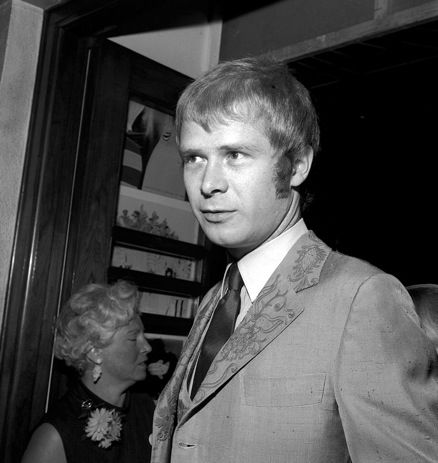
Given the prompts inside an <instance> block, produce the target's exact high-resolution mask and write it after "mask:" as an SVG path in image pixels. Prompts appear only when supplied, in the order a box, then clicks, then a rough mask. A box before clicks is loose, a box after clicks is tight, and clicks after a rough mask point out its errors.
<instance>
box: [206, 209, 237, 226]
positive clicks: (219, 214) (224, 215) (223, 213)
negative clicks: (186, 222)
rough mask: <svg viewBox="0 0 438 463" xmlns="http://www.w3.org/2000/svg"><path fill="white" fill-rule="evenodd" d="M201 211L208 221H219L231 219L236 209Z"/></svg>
mask: <svg viewBox="0 0 438 463" xmlns="http://www.w3.org/2000/svg"><path fill="white" fill-rule="evenodd" d="M201 213H202V216H203V217H204V219H205V220H206V221H207V222H213V223H218V222H223V221H224V220H227V219H229V218H230V217H231V216H232V215H233V213H234V211H228V210H223V209H204V210H201Z"/></svg>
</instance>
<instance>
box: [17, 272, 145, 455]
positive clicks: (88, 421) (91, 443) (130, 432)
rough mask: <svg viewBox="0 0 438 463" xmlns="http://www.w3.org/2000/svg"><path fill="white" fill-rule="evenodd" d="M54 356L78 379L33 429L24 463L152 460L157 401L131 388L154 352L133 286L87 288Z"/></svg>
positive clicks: (66, 312) (64, 320) (65, 321)
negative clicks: (150, 435) (74, 373)
mask: <svg viewBox="0 0 438 463" xmlns="http://www.w3.org/2000/svg"><path fill="white" fill-rule="evenodd" d="M54 350H55V356H56V357H57V358H59V359H62V360H64V361H65V363H66V364H67V365H69V366H71V367H73V369H74V370H75V371H76V373H77V375H76V376H77V380H76V381H75V382H74V385H73V387H71V388H70V389H69V390H68V391H67V393H66V394H65V395H64V396H63V397H62V398H61V399H60V400H59V401H58V402H57V403H56V404H54V406H53V407H51V408H50V409H49V411H48V413H47V414H46V415H45V416H44V418H43V420H42V423H41V424H40V425H39V426H38V428H37V429H36V430H35V431H34V433H33V436H32V438H31V440H30V442H29V445H28V447H27V449H26V452H25V454H24V456H23V459H22V463H46V462H47V463H48V462H50V463H66V462H67V463H75V462H80V463H87V462H117V463H125V462H129V463H134V462H142V463H144V462H147V461H149V458H150V444H149V440H148V436H149V434H150V431H151V420H152V414H153V408H154V404H153V401H152V399H151V398H150V397H149V396H147V395H146V394H143V393H138V392H133V391H130V390H129V389H130V387H131V386H132V385H133V384H135V383H136V382H137V381H141V380H143V379H144V378H145V377H146V360H147V354H148V352H150V350H151V348H150V345H149V343H148V342H147V340H146V338H145V336H144V330H143V325H142V322H141V319H140V316H139V311H138V291H137V289H136V287H135V286H133V285H131V284H129V283H127V282H124V281H118V282H117V283H115V284H113V285H106V284H89V285H87V286H85V287H84V288H82V289H81V290H79V291H78V292H77V293H76V294H74V295H73V296H72V297H71V298H70V300H69V301H68V302H67V303H66V304H65V306H64V307H63V309H62V310H61V313H60V314H59V316H58V319H57V323H56V336H55V345H54Z"/></svg>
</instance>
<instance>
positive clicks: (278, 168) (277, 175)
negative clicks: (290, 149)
mask: <svg viewBox="0 0 438 463" xmlns="http://www.w3.org/2000/svg"><path fill="white" fill-rule="evenodd" d="M291 174H292V162H291V160H290V159H289V157H288V156H287V155H286V154H283V155H281V156H280V158H279V159H278V161H277V163H276V164H275V166H274V184H275V192H276V195H277V198H278V199H282V198H287V197H288V196H289V193H290V184H289V181H290V176H291Z"/></svg>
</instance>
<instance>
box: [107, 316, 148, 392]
mask: <svg viewBox="0 0 438 463" xmlns="http://www.w3.org/2000/svg"><path fill="white" fill-rule="evenodd" d="M150 351H151V346H150V345H149V343H148V342H147V340H146V338H145V335H144V332H143V325H142V323H141V320H140V318H139V317H136V318H134V319H133V320H132V321H131V322H130V323H129V324H128V325H126V326H123V327H121V328H119V329H118V330H117V331H116V333H115V334H114V336H113V339H112V342H111V344H110V345H108V346H106V347H104V348H102V349H101V358H102V378H105V380H106V381H108V382H109V383H114V384H123V385H125V384H126V385H128V386H130V385H132V384H134V383H135V382H137V381H141V380H143V379H144V378H145V377H146V359H147V354H148V353H149V352H150Z"/></svg>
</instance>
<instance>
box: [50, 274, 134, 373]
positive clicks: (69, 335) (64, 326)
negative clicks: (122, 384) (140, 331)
mask: <svg viewBox="0 0 438 463" xmlns="http://www.w3.org/2000/svg"><path fill="white" fill-rule="evenodd" d="M138 313H139V312H138V291H137V288H136V287H135V286H133V285H131V284H130V283H127V282H126V281H118V282H117V283H115V284H113V285H107V284H94V283H92V284H88V285H86V286H85V287H83V288H82V289H80V290H79V291H78V292H77V293H75V294H74V295H73V296H72V297H71V298H70V299H69V300H68V301H67V303H66V304H65V305H64V307H63V308H62V310H61V312H60V314H59V316H58V319H57V321H56V336H55V356H56V357H57V358H59V359H62V360H64V361H65V362H66V364H67V365H70V366H72V367H74V368H75V369H76V370H77V371H78V372H79V373H80V374H82V373H83V372H84V371H85V370H86V369H87V367H88V366H92V363H91V362H90V360H88V357H87V354H88V352H89V351H90V350H91V349H92V348H102V347H105V346H107V345H109V344H110V343H111V340H112V337H113V335H114V333H115V332H116V331H117V330H118V329H119V328H120V327H122V326H125V325H127V324H129V323H130V321H131V320H132V319H133V318H135V317H136V316H137V315H138Z"/></svg>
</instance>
